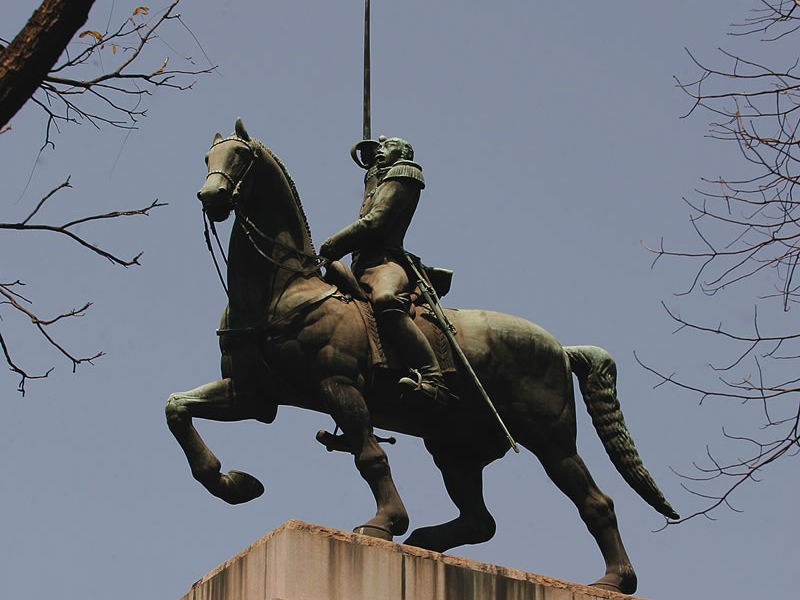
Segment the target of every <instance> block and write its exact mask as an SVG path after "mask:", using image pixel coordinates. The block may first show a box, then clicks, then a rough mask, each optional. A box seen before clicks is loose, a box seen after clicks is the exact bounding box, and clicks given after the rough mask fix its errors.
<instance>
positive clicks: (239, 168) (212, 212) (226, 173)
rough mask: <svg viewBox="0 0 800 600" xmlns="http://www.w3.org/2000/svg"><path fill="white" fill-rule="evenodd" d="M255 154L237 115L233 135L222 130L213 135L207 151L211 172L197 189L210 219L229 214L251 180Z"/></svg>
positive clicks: (218, 219) (214, 219)
mask: <svg viewBox="0 0 800 600" xmlns="http://www.w3.org/2000/svg"><path fill="white" fill-rule="evenodd" d="M256 157H257V151H256V149H255V145H254V143H253V141H252V140H251V139H250V136H249V135H248V133H247V130H246V129H245V128H244V124H243V123H242V119H241V118H238V119H236V128H235V130H234V132H233V133H232V134H231V135H230V136H228V137H226V138H223V137H222V136H221V135H220V134H219V133H218V134H216V135H215V136H214V141H213V142H212V143H211V148H210V149H209V151H208V153H207V154H206V165H208V175H206V180H205V183H203V187H201V188H200V191H198V192H197V198H198V199H199V200H200V201H201V202H202V203H203V211H204V212H205V213H206V214H207V215H208V218H209V219H211V220H212V221H224V220H225V219H227V218H228V215H230V213H231V210H233V209H234V208H235V207H236V202H237V199H238V197H239V195H240V194H241V193H243V192H244V190H245V189H246V187H247V186H248V184H249V181H248V179H251V178H248V175H250V173H251V171H252V167H253V163H254V162H255V160H256Z"/></svg>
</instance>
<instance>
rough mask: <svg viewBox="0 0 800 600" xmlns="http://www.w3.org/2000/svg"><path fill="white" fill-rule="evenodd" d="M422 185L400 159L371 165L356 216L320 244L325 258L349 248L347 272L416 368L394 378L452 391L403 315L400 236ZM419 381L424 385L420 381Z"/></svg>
mask: <svg viewBox="0 0 800 600" xmlns="http://www.w3.org/2000/svg"><path fill="white" fill-rule="evenodd" d="M424 187H425V178H424V176H423V174H422V167H420V166H419V165H418V164H417V163H415V162H413V161H411V160H405V159H400V160H397V161H396V162H395V163H394V164H392V165H391V166H389V167H388V168H384V169H380V168H376V167H372V168H371V169H369V171H367V175H366V177H365V195H364V201H363V203H362V204H361V210H360V211H359V218H358V220H357V221H356V222H354V223H352V224H351V225H348V226H347V227H345V228H344V229H342V230H341V231H339V232H338V233H336V234H334V235H333V236H331V237H330V238H329V239H328V240H327V241H326V242H325V244H323V246H322V248H321V250H320V252H321V253H322V254H323V256H325V257H326V258H339V257H341V256H344V255H345V254H347V253H350V252H352V253H353V263H352V267H353V273H354V274H355V276H356V278H357V279H358V282H359V283H360V284H361V286H362V288H363V289H364V291H365V292H366V293H367V294H368V296H369V299H370V302H371V303H372V307H373V309H374V311H375V316H376V318H377V320H378V325H379V327H380V329H381V332H382V334H383V335H384V336H385V337H386V338H388V340H389V341H390V342H391V343H392V344H393V345H394V347H396V348H397V350H399V351H400V354H401V355H402V357H403V359H404V360H405V361H406V362H407V363H408V365H409V366H410V367H411V368H412V370H413V371H415V372H416V373H417V380H416V381H413V380H411V379H409V378H403V379H401V380H400V383H401V384H403V385H406V386H407V387H414V388H415V389H417V390H420V391H423V392H424V393H425V394H426V395H428V396H434V397H437V396H438V395H439V394H438V392H439V390H441V391H443V392H444V396H443V397H444V398H446V397H447V396H452V395H451V394H450V393H449V392H447V389H446V388H445V386H444V379H443V377H442V373H441V370H440V368H439V365H438V362H437V360H436V356H435V354H434V353H433V350H432V349H431V346H430V344H429V343H428V341H427V339H426V338H425V336H424V335H423V334H422V332H421V331H420V330H419V329H418V328H417V326H416V325H415V324H414V322H413V320H412V319H411V317H410V315H409V309H410V305H411V291H412V289H413V285H412V283H411V282H412V281H413V279H412V278H411V277H410V276H409V273H408V267H407V262H406V261H407V259H406V257H405V254H404V249H403V239H404V238H405V234H406V231H408V227H409V225H410V224H411V219H412V218H413V216H414V212H415V211H416V209H417V204H418V203H419V197H420V192H421V191H422V190H423V189H424ZM423 384H426V385H425V386H423Z"/></svg>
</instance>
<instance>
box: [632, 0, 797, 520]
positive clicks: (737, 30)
mask: <svg viewBox="0 0 800 600" xmlns="http://www.w3.org/2000/svg"><path fill="white" fill-rule="evenodd" d="M798 4H799V3H798V1H796V0H760V1H759V2H758V7H757V8H756V9H755V10H754V11H752V13H751V15H750V16H749V17H748V18H747V19H745V20H744V22H742V23H739V24H736V25H734V26H733V31H732V32H731V35H732V36H733V37H734V38H738V37H741V36H750V37H753V36H756V37H757V38H758V39H759V40H760V42H761V43H763V44H768V45H769V44H783V45H782V46H781V49H782V50H783V49H787V50H788V51H789V52H790V54H788V55H787V54H786V53H785V52H781V53H779V54H778V56H781V57H782V59H783V60H785V63H784V64H783V65H779V66H776V65H774V64H771V62H769V61H759V60H753V59H751V58H748V57H745V56H743V55H741V54H739V53H736V52H731V51H728V50H720V54H721V57H722V59H721V63H722V64H723V65H724V66H722V67H718V66H712V65H710V64H709V63H707V62H705V61H702V60H700V59H699V58H697V57H696V56H695V55H694V54H693V53H691V52H689V51H688V50H687V52H688V54H689V58H690V60H691V61H692V62H693V64H694V65H695V66H696V67H697V68H698V70H699V75H698V76H697V77H696V78H694V79H693V80H691V81H681V80H679V79H677V78H676V83H677V85H678V87H679V88H680V89H681V90H683V91H684V92H685V93H686V94H687V95H688V96H689V98H690V99H691V101H692V105H691V107H690V109H689V111H688V112H687V113H686V115H684V116H689V115H692V114H697V113H698V112H699V111H705V112H706V113H707V114H709V115H710V116H711V119H713V121H712V122H711V124H710V129H709V133H708V136H709V137H710V138H713V139H716V140H720V141H722V142H727V143H733V144H735V145H736V148H737V149H738V151H739V156H740V157H741V158H742V159H743V160H742V162H741V164H739V165H738V166H737V167H736V170H737V171H738V175H737V176H736V177H733V178H726V177H718V178H714V179H708V180H705V187H704V188H703V189H700V190H697V196H698V200H695V201H689V200H686V202H687V205H688V206H689V208H690V211H691V215H690V225H691V227H692V229H693V231H694V233H695V234H696V236H697V240H698V243H699V246H698V248H697V249H686V248H671V247H669V246H667V245H666V244H665V243H664V241H663V240H662V241H661V242H660V243H659V245H658V246H657V247H650V248H648V249H649V250H650V251H651V252H653V253H654V255H655V259H654V261H653V265H655V264H656V263H658V262H659V261H660V260H661V259H664V258H671V259H681V260H686V261H689V262H690V263H693V264H694V265H695V266H694V267H693V268H692V270H691V273H692V274H691V276H690V283H689V285H688V287H687V288H686V289H685V290H684V291H683V292H681V294H683V295H686V294H693V293H697V292H699V293H700V295H701V296H702V295H705V296H712V297H713V296H716V295H718V294H720V293H722V292H730V290H732V289H734V288H736V287H739V286H743V285H745V284H746V285H747V286H748V288H752V287H754V286H755V287H756V288H757V289H759V290H760V291H761V294H760V300H759V301H758V304H757V306H756V307H755V309H754V312H753V321H752V327H751V329H750V330H749V331H742V328H741V327H737V328H731V327H729V326H725V325H724V324H723V323H718V324H709V323H703V322H701V321H696V320H691V319H687V318H684V317H683V316H681V315H680V314H679V313H678V312H676V311H674V310H672V309H670V308H668V307H667V305H666V304H665V305H664V308H665V310H666V312H667V314H668V316H669V317H670V318H671V319H672V320H673V321H674V322H675V323H676V325H677V330H678V331H683V332H695V333H698V334H702V335H709V336H714V337H717V338H720V339H722V340H724V342H725V344H726V348H728V349H730V350H731V351H732V352H731V356H730V357H729V358H728V359H727V360H725V361H724V362H723V363H722V364H721V365H709V367H710V368H711V371H712V372H714V373H717V374H718V375H717V377H716V378H715V380H714V381H713V382H711V383H709V384H704V383H690V382H687V381H686V380H684V379H682V378H680V377H679V376H678V375H676V374H675V373H670V374H666V372H665V371H662V370H660V369H657V368H654V367H651V366H649V365H647V364H645V363H643V362H642V361H639V362H640V364H642V366H643V367H644V368H645V369H647V370H648V371H650V372H651V373H653V374H654V375H655V376H656V377H657V379H658V385H672V386H676V387H678V388H680V389H684V390H687V391H690V392H692V393H695V394H698V395H699V397H700V402H701V403H703V402H705V401H707V400H708V399H710V398H716V399H720V400H724V401H737V402H741V403H749V402H758V403H760V404H761V406H762V415H763V422H762V423H761V424H760V426H758V424H754V426H755V427H756V428H757V429H758V433H757V434H756V435H731V434H729V433H727V432H725V431H724V430H723V434H724V436H725V438H726V439H727V440H728V442H729V444H731V447H740V446H742V447H744V448H745V453H744V457H743V458H737V459H734V460H731V461H722V460H718V459H717V458H716V456H715V455H714V454H712V453H711V451H710V450H709V451H708V452H707V459H708V464H707V465H705V466H701V465H695V468H696V470H697V471H698V472H699V473H700V476H699V477H691V476H689V475H687V474H681V476H682V477H684V478H685V479H686V480H687V481H690V482H691V483H690V485H687V486H686V487H687V489H689V490H690V491H692V493H694V494H696V495H698V496H699V497H701V498H703V499H705V500H707V501H709V502H707V503H706V505H705V506H704V507H703V508H701V509H700V510H698V511H697V512H695V513H693V514H691V515H689V516H688V517H684V518H683V519H682V520H681V521H686V520H689V519H692V518H695V517H698V516H701V515H702V516H705V517H709V518H710V516H711V513H712V512H713V511H714V510H715V509H717V508H719V507H721V506H727V507H728V508H731V509H734V507H733V506H732V504H731V502H730V500H731V498H732V496H733V495H734V493H735V492H736V490H737V489H739V488H740V487H741V486H742V485H744V484H745V483H748V482H754V481H757V479H758V478H757V475H758V474H759V473H760V472H761V471H762V470H764V469H765V468H766V467H768V466H769V465H770V464H772V463H773V462H775V461H776V460H779V459H782V458H786V457H788V456H794V455H796V454H797V452H798V449H800V445H799V444H800V442H799V441H798V431H799V430H800V383H798V382H799V381H800V379H798V378H797V376H796V375H795V373H796V371H797V369H796V367H795V368H792V366H793V364H794V365H796V364H797V362H798V361H800V329H796V328H795V329H792V327H793V325H794V323H793V322H788V321H787V317H786V316H782V315H785V313H786V312H788V311H789V310H790V309H791V308H792V306H793V305H794V304H795V303H797V302H798V301H800V279H798V276H800V273H799V272H798V268H797V267H798V264H799V263H800V199H798V196H797V184H798V182H800V136H799V135H798V131H800V70H799V69H798V65H800V59H798V53H797V51H796V49H794V48H793V46H792V45H791V44H790V41H791V39H792V37H793V36H794V35H795V34H796V33H797V32H798V30H800V11H799V10H797V9H798ZM777 300H780V302H776V301H777ZM759 308H760V309H761V310H760V311H759ZM759 312H760V313H761V315H760V314H759ZM763 315H766V317H767V318H766V323H765V322H764V319H765V317H764V316H763ZM637 360H639V359H638V357H637ZM792 361H794V363H793V362H792ZM718 483H720V484H721V489H720V487H716V488H713V486H714V485H715V484H718ZM710 486H711V487H712V489H716V490H718V491H712V492H709V491H708V490H709V487H710ZM701 490H702V491H701Z"/></svg>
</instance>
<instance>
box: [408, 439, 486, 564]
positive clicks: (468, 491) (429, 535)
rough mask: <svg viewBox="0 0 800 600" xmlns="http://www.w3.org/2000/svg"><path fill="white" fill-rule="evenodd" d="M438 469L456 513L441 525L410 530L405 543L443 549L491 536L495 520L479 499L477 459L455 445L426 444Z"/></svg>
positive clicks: (481, 462) (480, 463)
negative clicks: (440, 446)
mask: <svg viewBox="0 0 800 600" xmlns="http://www.w3.org/2000/svg"><path fill="white" fill-rule="evenodd" d="M426 447H427V448H428V451H430V452H431V454H432V455H433V459H434V462H435V463H436V466H437V467H439V470H440V471H441V473H442V479H443V480H444V485H445V488H446V489H447V493H448V494H449V495H450V498H451V499H452V500H453V503H454V504H455V505H456V507H457V508H458V511H459V514H458V517H456V518H455V519H453V520H452V521H449V522H447V523H442V524H441V525H434V526H431V527H421V528H419V529H416V530H414V531H413V532H412V533H411V535H410V536H409V537H408V539H406V541H405V542H403V543H405V544H409V545H411V546H418V547H420V548H426V549H428V550H434V551H436V552H444V551H446V550H449V549H450V548H455V547H456V546H461V545H463V544H480V543H481V542H486V541H488V540H490V539H491V538H492V537H493V536H494V532H495V522H494V518H493V517H492V515H491V514H490V513H489V510H488V509H487V508H486V503H485V502H484V499H483V468H484V467H485V466H486V464H488V462H490V461H487V460H479V459H477V458H476V457H473V456H470V454H471V453H469V452H468V451H466V450H465V449H463V448H459V447H447V448H446V447H442V448H438V449H437V448H434V447H433V446H432V445H431V444H426Z"/></svg>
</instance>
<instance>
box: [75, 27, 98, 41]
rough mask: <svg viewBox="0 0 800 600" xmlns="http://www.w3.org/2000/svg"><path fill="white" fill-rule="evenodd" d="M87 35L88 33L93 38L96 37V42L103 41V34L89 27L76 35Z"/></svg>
mask: <svg viewBox="0 0 800 600" xmlns="http://www.w3.org/2000/svg"><path fill="white" fill-rule="evenodd" d="M87 35H90V36H92V37H93V38H94V39H96V40H97V41H98V42H102V41H103V36H102V35H100V33H99V32H97V31H92V30H91V29H87V30H86V31H84V32H82V33H81V34H80V35H79V36H78V37H86V36H87Z"/></svg>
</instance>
